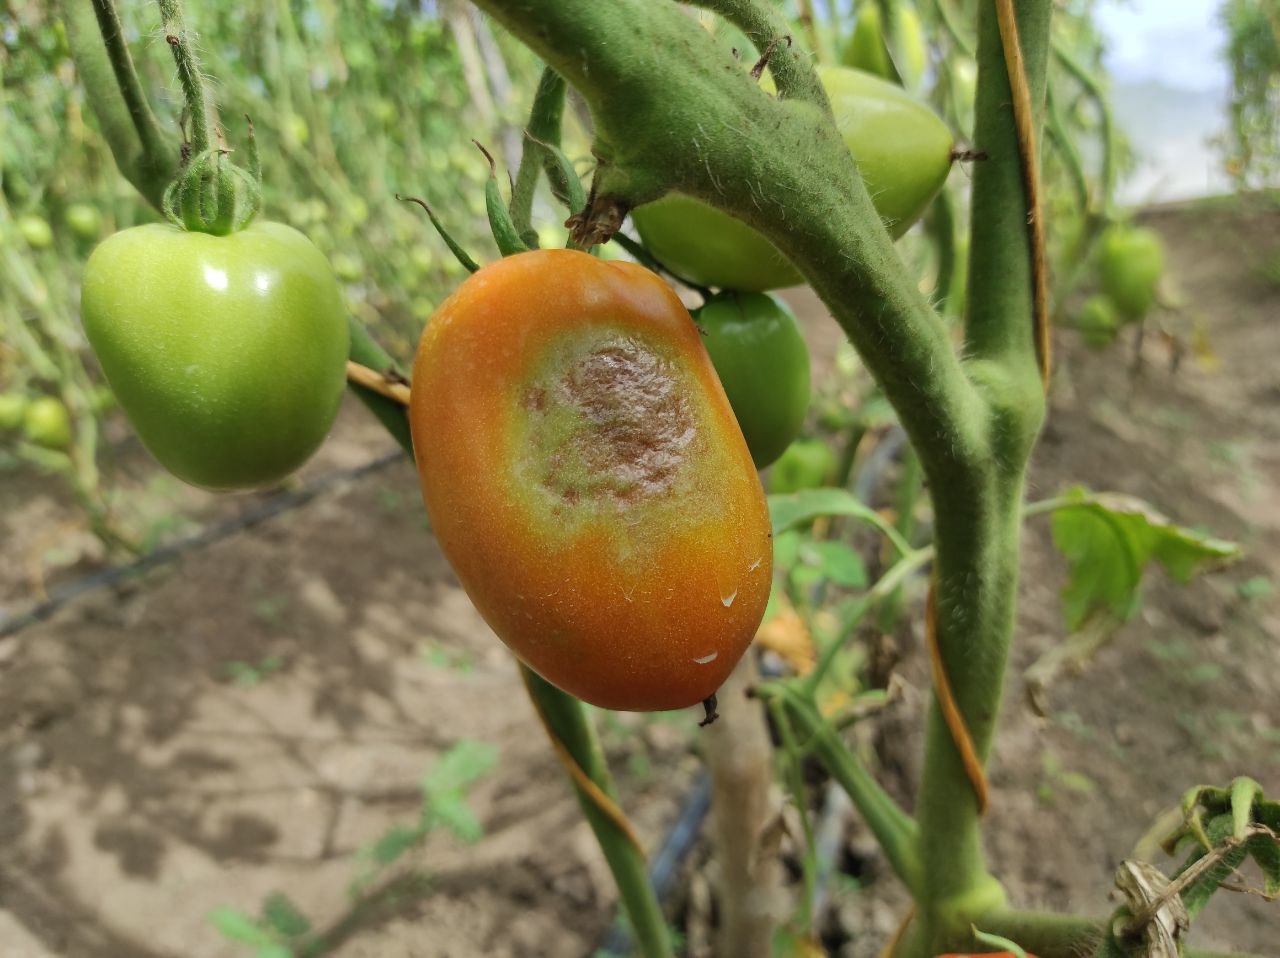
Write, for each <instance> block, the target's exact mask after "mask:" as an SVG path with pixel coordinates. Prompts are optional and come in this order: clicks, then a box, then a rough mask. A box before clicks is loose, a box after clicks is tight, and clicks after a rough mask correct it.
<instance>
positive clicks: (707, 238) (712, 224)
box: [631, 66, 954, 293]
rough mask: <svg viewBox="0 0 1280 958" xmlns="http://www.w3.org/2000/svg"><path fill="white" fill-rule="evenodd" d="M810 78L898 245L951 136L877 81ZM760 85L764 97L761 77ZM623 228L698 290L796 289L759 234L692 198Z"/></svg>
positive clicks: (794, 278) (933, 187)
mask: <svg viewBox="0 0 1280 958" xmlns="http://www.w3.org/2000/svg"><path fill="white" fill-rule="evenodd" d="M817 73H818V79H819V80H820V81H821V82H822V86H823V88H824V89H825V90H826V91H827V97H828V99H829V100H830V101H831V110H832V113H833V114H834V116H835V121H836V127H837V129H839V131H840V135H841V138H842V139H843V140H844V143H845V146H847V147H848V148H849V152H850V153H852V154H853V156H854V157H856V158H857V161H858V169H859V171H860V172H861V174H862V177H863V179H864V180H865V181H866V184H867V189H868V190H869V192H870V194H871V200H872V202H873V203H874V204H875V208H876V212H878V213H879V214H880V215H881V216H882V217H883V218H884V219H885V221H886V224H887V226H888V229H889V233H890V234H891V235H892V236H893V237H894V238H897V237H899V236H901V235H902V234H903V233H905V232H906V231H907V230H908V229H909V228H910V227H911V224H912V223H914V222H915V221H916V220H917V219H919V218H920V214H922V213H923V212H924V210H925V208H926V207H927V206H928V205H929V203H930V201H931V200H932V199H933V198H934V196H936V195H937V193H938V190H939V189H941V188H942V184H943V183H944V182H945V181H946V179H947V173H948V172H949V171H950V170H951V162H952V161H951V150H952V147H953V146H954V139H953V138H952V136H951V131H950V130H949V129H948V128H947V125H946V124H945V123H943V122H942V120H941V119H940V118H939V117H938V115H937V114H936V113H934V112H933V110H931V109H930V108H929V107H928V106H927V105H926V104H924V103H922V102H920V101H919V100H916V99H915V98H913V97H912V96H911V95H910V94H908V93H907V92H906V91H905V90H903V89H902V87H900V86H897V85H896V84H893V83H889V82H888V81H886V80H882V79H880V77H877V76H873V75H872V74H870V73H867V72H865V71H863V70H851V69H849V68H847V67H837V66H819V67H818V69H817ZM760 85H761V87H763V88H764V89H765V90H766V91H768V92H772V82H771V81H770V80H769V78H768V75H766V76H765V77H763V78H762V79H761V81H760ZM631 221H632V222H633V223H634V224H635V227H636V230H637V231H638V232H639V233H640V238H641V239H642V240H644V244H645V246H647V247H648V248H649V250H650V252H652V253H653V255H654V256H655V257H657V259H658V260H659V262H661V263H662V264H663V265H664V266H666V267H667V268H669V269H671V270H673V271H675V272H676V273H678V274H679V275H680V276H682V277H683V278H685V279H689V280H692V281H693V282H695V283H699V284H701V285H703V286H715V287H719V288H722V289H736V290H744V291H749V292H755V293H758V292H764V291H765V290H770V289H781V288H783V287H786V286H796V285H798V284H800V283H802V282H804V277H803V276H801V275H800V271H799V270H797V269H796V268H795V267H794V266H793V265H792V264H791V262H790V261H789V260H787V259H786V257H784V256H783V255H782V254H781V253H780V252H778V250H777V249H776V248H775V247H774V245H773V244H772V243H771V242H770V241H769V240H768V239H767V238H766V237H765V236H764V235H763V234H762V233H759V232H758V231H756V230H755V229H753V228H752V227H750V226H748V225H747V224H746V223H744V222H742V221H741V220H739V219H736V218H735V217H733V216H731V215H729V214H728V213H725V212H722V211H721V210H718V209H716V208H715V207H713V206H710V205H708V204H707V203H704V202H702V200H699V199H695V198H694V197H691V196H686V195H684V194H682V193H668V194H667V195H666V196H664V197H663V198H662V199H660V200H657V201H655V202H653V203H646V204H644V205H643V206H638V207H636V208H635V209H634V210H632V211H631Z"/></svg>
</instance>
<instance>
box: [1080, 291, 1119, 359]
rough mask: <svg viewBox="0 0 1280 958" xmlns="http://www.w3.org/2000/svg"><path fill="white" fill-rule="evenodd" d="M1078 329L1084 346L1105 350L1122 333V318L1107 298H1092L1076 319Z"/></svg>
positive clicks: (1087, 301)
mask: <svg viewBox="0 0 1280 958" xmlns="http://www.w3.org/2000/svg"><path fill="white" fill-rule="evenodd" d="M1076 328H1077V329H1079V330H1080V336H1081V338H1082V339H1083V340H1084V344H1085V345H1086V346H1088V347H1089V348H1090V349H1103V348H1105V347H1106V346H1109V345H1110V344H1111V343H1112V342H1113V341H1114V340H1115V338H1116V334H1117V333H1118V332H1120V317H1119V316H1118V315H1117V314H1116V308H1115V306H1114V305H1113V304H1112V302H1111V300H1109V299H1107V297H1105V296H1091V297H1089V299H1088V300H1086V301H1085V304H1084V305H1083V306H1082V307H1080V315H1079V316H1077V317H1076Z"/></svg>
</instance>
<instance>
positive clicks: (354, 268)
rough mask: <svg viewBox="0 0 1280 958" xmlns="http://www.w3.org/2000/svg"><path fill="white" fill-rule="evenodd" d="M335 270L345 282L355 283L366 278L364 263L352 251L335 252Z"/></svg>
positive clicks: (333, 260)
mask: <svg viewBox="0 0 1280 958" xmlns="http://www.w3.org/2000/svg"><path fill="white" fill-rule="evenodd" d="M332 262H333V272H334V274H335V275H336V276H337V277H338V279H340V280H342V281H343V282H344V283H355V282H358V281H359V280H361V279H363V278H364V263H362V262H360V257H359V256H356V255H354V254H352V253H334V254H333V259H332Z"/></svg>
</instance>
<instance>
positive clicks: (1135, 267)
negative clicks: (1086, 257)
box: [1098, 225, 1164, 322]
mask: <svg viewBox="0 0 1280 958" xmlns="http://www.w3.org/2000/svg"><path fill="white" fill-rule="evenodd" d="M1163 272H1164V244H1163V243H1162V242H1161V241H1160V237H1159V236H1157V235H1156V233H1155V232H1154V231H1153V230H1149V229H1147V228H1146V227H1143V226H1123V225H1117V226H1112V227H1111V228H1110V229H1108V230H1107V232H1106V233H1105V234H1104V235H1103V237H1102V245H1101V249H1100V251H1099V255H1098V273H1099V279H1100V280H1101V285H1102V291H1103V292H1104V293H1106V294H1107V296H1109V297H1110V298H1111V301H1112V302H1113V303H1115V305H1116V308H1117V309H1118V310H1119V311H1120V314H1121V316H1122V317H1123V318H1124V319H1125V320H1126V321H1129V322H1136V321H1137V320H1140V319H1142V318H1143V317H1144V316H1146V315H1147V313H1148V312H1150V311H1151V307H1152V306H1154V305H1155V302H1156V290H1157V287H1158V285H1159V283H1160V275H1161V273H1163Z"/></svg>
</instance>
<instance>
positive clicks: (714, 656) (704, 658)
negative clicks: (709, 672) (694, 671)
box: [693, 652, 720, 665]
mask: <svg viewBox="0 0 1280 958" xmlns="http://www.w3.org/2000/svg"><path fill="white" fill-rule="evenodd" d="M719 657H720V653H719V652H712V653H711V654H710V655H704V656H702V658H700V659H694V660H693V661H694V662H695V663H697V664H698V665H710V664H711V663H712V662H714V661H715V660H716V659H718V658H719Z"/></svg>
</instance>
